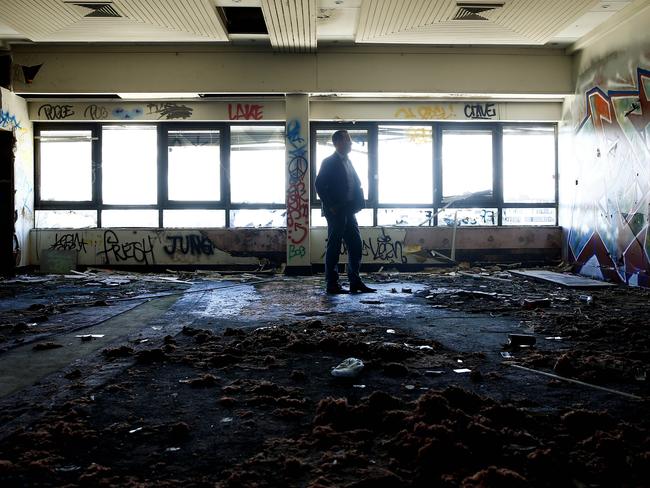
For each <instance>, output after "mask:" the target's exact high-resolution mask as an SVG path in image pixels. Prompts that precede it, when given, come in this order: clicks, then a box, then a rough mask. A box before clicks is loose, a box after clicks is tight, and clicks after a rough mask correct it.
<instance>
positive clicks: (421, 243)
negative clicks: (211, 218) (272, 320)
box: [31, 227, 562, 267]
mask: <svg viewBox="0 0 650 488" xmlns="http://www.w3.org/2000/svg"><path fill="white" fill-rule="evenodd" d="M561 236H562V231H561V229H560V228H559V227H540V228H533V227H531V228H523V229H518V228H489V229H487V228H485V229H479V228H467V229H458V231H457V236H456V249H457V252H456V255H457V258H458V259H459V260H472V261H494V262H513V261H518V260H525V259H528V260H531V259H532V260H534V261H535V260H536V261H539V262H542V261H551V260H558V259H559V257H560V251H561ZM361 237H362V240H363V263H366V264H395V265H435V264H440V263H441V261H440V260H439V259H434V258H432V257H431V253H430V250H432V249H433V250H436V251H441V252H443V253H445V252H446V253H447V254H449V251H450V249H451V239H452V235H451V229H446V228H435V227H434V228H431V227H428V228H419V227H416V228H413V227H408V228H405V227H399V228H396V227H385V228H381V227H380V228H361ZM326 238H327V229H324V228H317V229H312V230H311V233H310V240H311V263H312V264H317V265H318V264H322V263H323V262H324V255H325V247H326ZM31 242H32V246H31V264H34V265H38V264H39V262H40V256H41V254H42V252H43V251H45V250H63V251H69V250H74V251H77V252H78V263H79V265H81V266H106V265H108V266H135V267H145V266H159V265H164V266H197V267H200V266H224V265H225V266H227V265H235V266H240V265H242V266H246V265H257V264H259V262H260V260H261V259H270V260H274V261H275V262H284V259H285V258H286V231H285V230H284V229H209V230H202V229H183V230H174V229H172V230H160V231H156V230H148V229H128V230H126V229H86V230H82V229H76V230H73V229H52V230H34V231H32V239H31ZM342 254H345V248H344V247H342Z"/></svg>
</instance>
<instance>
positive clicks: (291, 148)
mask: <svg viewBox="0 0 650 488" xmlns="http://www.w3.org/2000/svg"><path fill="white" fill-rule="evenodd" d="M286 113H287V128H286V141H285V142H286V148H287V149H286V162H287V165H286V168H287V170H286V186H287V200H286V201H287V268H286V272H287V274H309V273H311V262H310V253H309V189H310V183H309V96H308V95H304V94H291V95H287V96H286Z"/></svg>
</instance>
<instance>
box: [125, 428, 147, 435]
mask: <svg viewBox="0 0 650 488" xmlns="http://www.w3.org/2000/svg"><path fill="white" fill-rule="evenodd" d="M143 428H144V427H138V428H137V429H133V430H130V431H129V434H135V433H136V432H140V431H141V430H142V429H143Z"/></svg>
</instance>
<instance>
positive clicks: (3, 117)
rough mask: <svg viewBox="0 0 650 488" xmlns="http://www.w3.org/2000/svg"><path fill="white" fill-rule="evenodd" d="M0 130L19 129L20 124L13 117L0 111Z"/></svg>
mask: <svg viewBox="0 0 650 488" xmlns="http://www.w3.org/2000/svg"><path fill="white" fill-rule="evenodd" d="M0 128H1V129H9V130H12V129H20V123H19V122H18V119H16V116H15V115H12V114H10V113H9V112H5V111H4V110H0Z"/></svg>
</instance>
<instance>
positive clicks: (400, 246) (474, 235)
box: [311, 227, 562, 265]
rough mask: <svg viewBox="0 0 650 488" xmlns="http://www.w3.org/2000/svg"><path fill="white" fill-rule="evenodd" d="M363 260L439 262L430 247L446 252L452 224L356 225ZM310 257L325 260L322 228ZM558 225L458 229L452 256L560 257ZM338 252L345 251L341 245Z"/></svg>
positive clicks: (472, 258)
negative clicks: (365, 226)
mask: <svg viewBox="0 0 650 488" xmlns="http://www.w3.org/2000/svg"><path fill="white" fill-rule="evenodd" d="M360 231H361V238H362V241H363V263H374V264H397V265H403V264H408V265H411V264H416V265H434V264H440V262H441V261H440V260H439V259H434V258H433V257H432V255H431V252H430V251H431V250H435V251H440V252H442V253H443V254H445V255H447V256H449V255H450V251H451V247H452V239H453V235H452V234H453V229H452V228H451V227H449V228H437V227H377V228H361V229H360ZM311 239H312V244H311V262H312V263H314V264H322V263H324V262H325V247H326V240H327V229H325V228H315V229H312V230H311ZM561 247H562V229H561V228H560V227H529V228H508V227H490V228H483V229H481V228H458V229H457V231H456V258H457V260H459V261H465V260H466V261H493V262H515V261H522V260H526V261H537V262H550V261H557V260H559V259H560V254H561ZM341 255H346V250H345V246H344V245H342V246H341Z"/></svg>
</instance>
